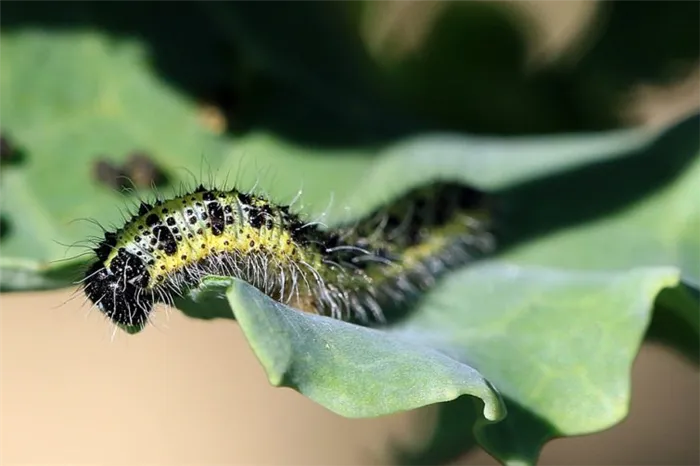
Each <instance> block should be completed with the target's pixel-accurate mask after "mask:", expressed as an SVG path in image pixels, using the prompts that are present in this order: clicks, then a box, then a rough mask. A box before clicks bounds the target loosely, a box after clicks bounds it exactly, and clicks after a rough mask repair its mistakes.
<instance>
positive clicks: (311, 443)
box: [0, 2, 700, 465]
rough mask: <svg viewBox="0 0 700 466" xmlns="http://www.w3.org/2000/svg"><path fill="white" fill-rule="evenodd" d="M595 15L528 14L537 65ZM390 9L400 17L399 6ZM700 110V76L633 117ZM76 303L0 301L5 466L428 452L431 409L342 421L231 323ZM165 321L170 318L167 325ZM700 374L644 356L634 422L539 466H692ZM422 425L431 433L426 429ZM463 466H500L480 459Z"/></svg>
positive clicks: (540, 8)
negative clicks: (271, 379)
mask: <svg viewBox="0 0 700 466" xmlns="http://www.w3.org/2000/svg"><path fill="white" fill-rule="evenodd" d="M592 5H593V3H592V2H527V4H526V5H524V6H523V8H529V11H530V13H531V14H532V16H533V18H535V19H536V20H537V24H538V25H539V26H538V29H537V31H536V34H535V33H533V37H532V50H533V55H532V57H533V58H532V59H533V63H536V62H537V60H540V59H542V57H547V56H552V55H556V54H557V53H560V52H561V50H564V49H565V47H564V45H566V44H570V43H574V42H575V41H576V33H577V31H578V30H579V29H580V28H581V27H582V26H581V24H583V23H585V21H586V19H587V18H588V17H589V16H590V9H591V8H592ZM396 8H401V7H400V5H399V6H398V7H396ZM699 106H700V90H699V87H698V75H696V76H693V77H691V78H690V79H687V80H685V81H684V82H682V83H679V84H678V85H676V86H672V87H670V88H664V89H655V88H640V89H637V90H635V91H634V92H632V93H631V98H630V105H629V109H628V113H629V115H630V118H631V119H633V120H636V121H643V122H646V123H648V124H661V123H664V122H666V121H669V120H672V119H675V118H676V117H678V116H680V115H682V114H686V113H688V112H689V111H692V110H694V109H697V108H698V107H699ZM71 293H72V290H64V291H58V292H50V293H32V294H3V295H1V296H0V307H1V309H0V327H1V328H0V338H1V343H0V350H1V353H0V357H1V359H0V362H1V368H0V369H1V381H0V383H1V385H0V403H1V404H0V409H1V415H2V417H1V423H0V462H1V463H2V464H4V465H19V464H94V465H97V464H99V465H117V464H134V463H138V464H154V465H172V464H203V465H205V464H382V463H384V462H386V457H385V456H383V454H384V453H385V452H386V447H387V443H388V442H389V441H392V443H393V442H403V443H404V444H411V443H412V442H416V441H420V439H421V435H420V433H421V431H422V430H423V429H426V428H427V426H428V425H429V422H432V416H431V415H432V414H433V411H432V410H431V409H425V410H420V411H418V412H413V413H403V414H398V415H394V416H390V417H386V418H381V419H372V420H348V419H343V418H340V417H339V416H336V415H334V414H332V413H330V412H328V411H326V410H325V409H324V408H321V407H320V406H318V405H315V404H314V403H312V402H311V401H309V400H307V399H305V398H303V397H302V396H301V395H299V394H297V393H295V392H292V391H291V390H287V389H275V388H272V387H270V386H269V384H268V382H267V380H266V378H265V375H264V373H263V371H262V368H261V367H260V365H259V364H258V362H257V361H256V359H255V357H254V356H253V354H252V352H251V351H250V349H249V348H248V347H247V344H246V342H245V340H244V338H243V336H242V334H241V332H240V330H239V329H238V327H237V325H236V324H235V323H234V322H231V321H212V322H204V321H196V320H190V319H187V318H186V317H184V316H182V315H181V314H180V313H178V312H173V313H171V316H170V318H166V317H165V316H164V315H161V316H160V317H159V319H158V322H159V324H160V326H159V328H152V327H151V328H148V329H147V330H146V331H145V332H143V333H142V334H139V335H136V336H128V335H125V334H122V333H118V334H117V335H116V337H115V338H114V341H111V332H110V326H109V324H108V323H107V322H106V321H105V320H104V319H103V318H102V317H101V316H100V315H99V314H98V313H97V312H96V311H93V312H91V313H90V314H89V315H87V317H86V314H87V312H88V306H87V305H85V306H82V307H81V304H82V299H83V298H82V296H78V297H77V298H76V299H74V300H73V301H71V302H69V303H68V304H65V305H63V306H60V305H61V303H63V302H64V301H65V300H66V299H68V298H69V297H70V295H71ZM161 314H164V312H161ZM699 389H700V383H699V379H698V371H697V369H696V368H694V367H693V366H692V365H690V364H688V363H686V362H684V361H682V360H681V359H680V358H678V357H677V356H675V355H673V354H670V353H668V352H666V351H664V350H663V349H660V348H656V347H645V348H644V350H643V351H642V353H641V355H640V357H639V359H638V361H637V364H636V366H635V369H634V374H633V397H632V407H631V414H630V416H629V418H628V419H627V420H626V421H625V422H623V423H622V424H621V425H619V426H617V427H615V428H613V429H611V430H609V431H606V432H604V433H601V434H597V435H593V436H588V437H581V438H574V439H565V440H557V441H554V442H552V443H550V444H549V445H548V446H547V447H546V448H545V450H544V453H543V456H542V464H601V465H602V464H698V455H699V451H698V448H699V447H698V443H699V442H698V439H699V438H700V428H699V425H700V422H699V419H698V415H699V413H700V403H699V401H698V395H699V394H700V390H699ZM426 421H427V422H428V424H426ZM463 462H464V463H465V464H495V462H494V461H493V460H492V459H491V458H490V457H489V456H488V455H486V454H485V453H484V452H481V451H477V452H475V453H472V454H470V455H469V456H468V457H466V458H464V459H463Z"/></svg>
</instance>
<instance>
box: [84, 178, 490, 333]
mask: <svg viewBox="0 0 700 466" xmlns="http://www.w3.org/2000/svg"><path fill="white" fill-rule="evenodd" d="M490 223H491V222H490V216H489V213H488V211H487V209H486V208H485V206H484V203H483V198H482V196H481V195H480V194H479V193H477V192H476V191H474V190H472V189H470V188H467V187H465V186H461V185H457V184H452V183H441V184H438V185H435V186H431V187H426V188H421V189H416V190H414V191H412V192H411V193H409V194H408V195H406V196H404V197H402V198H401V199H400V200H398V201H396V202H394V203H393V204H390V205H389V206H386V207H384V208H381V209H378V210H376V211H375V212H373V213H372V214H370V215H369V216H367V217H366V218H365V219H364V220H361V221H359V222H353V223H352V224H346V225H340V226H338V227H335V228H333V229H326V228H322V227H321V226H320V225H319V224H317V223H313V222H305V221H304V220H303V219H302V218H301V217H300V216H299V215H297V214H295V213H293V212H291V211H290V208H289V206H278V205H275V204H273V203H271V202H270V201H268V200H267V199H265V198H263V197H261V196H256V195H253V194H250V193H244V192H240V191H237V190H216V189H211V190H210V189H205V188H204V187H203V186H201V185H200V186H199V187H198V188H197V189H195V190H194V191H193V192H190V193H187V194H184V195H182V196H178V197H175V198H172V199H168V200H159V201H157V202H155V203H154V204H153V205H149V204H146V203H141V205H140V207H139V209H138V213H137V214H135V215H134V216H133V217H132V218H131V219H130V220H129V221H128V222H126V224H125V225H124V226H123V227H122V228H120V229H118V230H117V231H114V232H109V231H108V232H106V233H105V235H104V239H103V240H101V241H100V242H99V243H98V244H97V246H96V247H95V248H94V252H95V254H96V256H97V260H96V261H95V262H94V263H93V264H91V265H90V267H89V269H88V271H87V273H86V275H85V278H84V279H83V281H82V284H83V287H84V291H85V294H86V295H87V297H88V298H89V299H90V300H91V301H92V302H93V303H94V305H95V306H96V307H97V308H98V309H100V310H101V311H102V312H103V313H104V314H105V315H106V316H108V317H109V318H110V319H111V320H112V321H113V322H114V323H116V324H117V325H119V326H121V327H123V328H131V329H141V328H142V327H143V326H144V325H146V324H147V323H148V321H149V318H150V315H151V312H152V310H153V307H154V305H155V304H156V303H166V304H170V305H172V303H173V300H174V296H175V295H180V294H182V293H184V292H185V291H186V290H187V289H188V288H190V287H193V286H196V285H197V284H198V283H199V282H200V281H201V279H202V278H203V277H206V276H209V275H219V276H231V277H236V278H239V279H242V280H244V281H246V282H248V283H250V284H252V285H253V286H255V287H257V288H258V289H260V290H261V291H262V292H264V293H265V294H267V295H268V296H270V297H272V298H273V299H275V300H278V301H280V302H283V303H285V304H288V305H290V306H292V307H294V308H297V309H300V310H302V311H306V312H313V313H318V314H323V315H328V316H332V317H336V318H353V319H359V320H368V319H380V320H381V319H382V316H383V313H384V310H386V309H388V308H396V307H400V306H401V305H402V304H403V303H405V302H407V301H408V300H409V299H410V298H412V297H415V296H417V295H419V294H420V293H422V292H424V291H425V290H427V289H428V288H429V287H430V286H431V285H432V284H433V283H434V282H435V280H436V279H437V278H438V277H439V276H440V275H441V274H442V273H443V272H444V271H446V270H449V269H451V268H454V267H457V266H461V265H463V264H466V263H468V262H469V261H470V260H472V259H473V258H474V257H475V256H479V255H483V254H484V253H488V252H490V251H491V250H492V249H493V247H494V239H493V235H492V233H491V229H490Z"/></svg>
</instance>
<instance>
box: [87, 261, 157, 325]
mask: <svg viewBox="0 0 700 466" xmlns="http://www.w3.org/2000/svg"><path fill="white" fill-rule="evenodd" d="M148 281H149V274H148V270H146V267H145V265H144V264H143V262H142V261H141V260H140V259H138V258H137V257H135V256H133V255H131V254H129V253H128V252H126V251H125V250H123V249H120V250H119V252H118V253H117V255H116V256H115V257H114V258H113V259H112V260H111V261H110V263H109V264H108V265H105V263H104V262H103V261H101V260H99V261H97V262H95V263H94V264H93V265H92V266H91V267H90V268H89V269H88V271H87V273H86V275H85V280H84V287H85V294H86V295H87V297H88V299H90V301H92V303H93V304H94V305H95V307H97V308H98V309H99V310H100V311H101V312H102V313H103V314H105V315H106V316H107V317H109V319H110V320H111V321H112V322H114V323H115V324H117V325H118V326H119V327H121V328H122V329H124V330H126V331H127V332H130V333H133V332H138V331H139V330H141V329H142V328H143V327H144V326H145V325H146V323H148V316H149V315H150V313H151V311H152V310H153V304H154V299H153V295H152V293H151V292H150V291H149V290H147V289H146V288H145V287H146V286H147V285H148Z"/></svg>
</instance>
